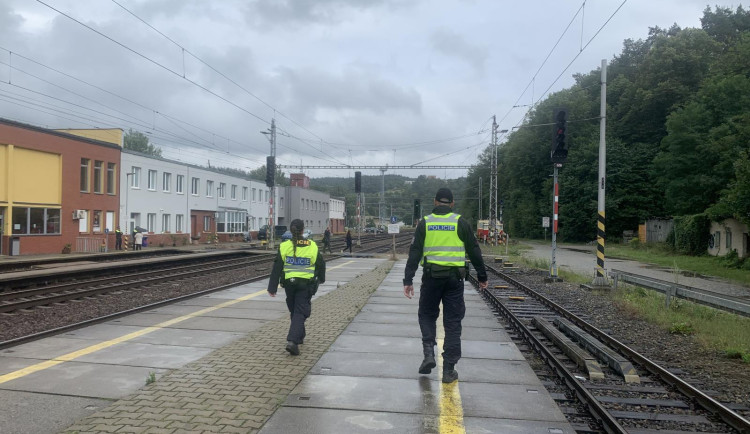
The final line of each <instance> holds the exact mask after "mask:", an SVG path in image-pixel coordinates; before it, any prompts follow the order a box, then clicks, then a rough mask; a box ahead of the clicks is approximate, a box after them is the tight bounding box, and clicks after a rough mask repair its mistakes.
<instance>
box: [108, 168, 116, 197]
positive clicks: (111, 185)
mask: <svg viewBox="0 0 750 434" xmlns="http://www.w3.org/2000/svg"><path fill="white" fill-rule="evenodd" d="M116 187H117V186H116V185H115V163H107V194H115V188H116Z"/></svg>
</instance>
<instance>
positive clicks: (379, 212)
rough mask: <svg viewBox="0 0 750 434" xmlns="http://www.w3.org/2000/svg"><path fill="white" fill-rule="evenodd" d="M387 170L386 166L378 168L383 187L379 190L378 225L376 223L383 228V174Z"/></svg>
mask: <svg viewBox="0 0 750 434" xmlns="http://www.w3.org/2000/svg"><path fill="white" fill-rule="evenodd" d="M387 170H388V164H386V165H385V167H381V168H380V173H381V174H382V176H383V185H382V187H381V189H380V203H379V204H378V219H379V220H380V223H378V224H379V225H380V226H383V213H384V212H385V211H386V210H385V172H386V171H387Z"/></svg>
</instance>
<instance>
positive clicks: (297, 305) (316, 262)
mask: <svg viewBox="0 0 750 434" xmlns="http://www.w3.org/2000/svg"><path fill="white" fill-rule="evenodd" d="M304 229H305V224H304V222H302V220H300V219H294V220H292V222H291V223H290V224H289V230H290V231H291V233H292V238H291V239H290V240H286V241H284V242H282V243H281V245H280V246H279V255H278V256H277V257H276V260H275V261H274V263H273V270H272V271H271V278H270V279H269V280H268V294H269V295H270V296H271V297H276V290H277V288H278V286H279V281H281V286H283V287H284V291H286V306H287V308H289V314H290V317H291V320H292V321H291V324H290V326H289V333H288V334H287V336H286V341H287V342H286V350H287V351H289V353H291V354H292V355H294V356H296V355H298V354H299V347H298V345H300V344H302V343H303V341H304V339H305V320H306V319H307V318H308V317H309V316H310V312H311V310H312V306H311V304H310V301H311V300H312V296H313V295H315V292H316V291H317V290H318V285H319V284H321V283H323V282H325V281H326V263H325V261H324V260H323V256H322V255H321V254H320V252H318V246H317V245H316V244H315V242H314V241H313V240H311V239H305V238H303V237H302V231H304Z"/></svg>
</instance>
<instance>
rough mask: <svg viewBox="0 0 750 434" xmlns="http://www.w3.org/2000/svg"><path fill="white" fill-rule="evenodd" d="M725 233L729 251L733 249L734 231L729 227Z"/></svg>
mask: <svg viewBox="0 0 750 434" xmlns="http://www.w3.org/2000/svg"><path fill="white" fill-rule="evenodd" d="M724 235H725V236H726V239H727V240H726V243H727V244H726V247H727V251H731V250H732V231H731V230H729V228H727V230H726V232H725V234H724Z"/></svg>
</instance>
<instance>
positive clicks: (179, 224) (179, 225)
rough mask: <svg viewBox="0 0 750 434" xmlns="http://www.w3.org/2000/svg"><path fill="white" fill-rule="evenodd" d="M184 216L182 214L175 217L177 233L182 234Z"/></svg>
mask: <svg viewBox="0 0 750 434" xmlns="http://www.w3.org/2000/svg"><path fill="white" fill-rule="evenodd" d="M183 218H184V216H183V215H182V214H177V215H175V216H174V230H175V231H176V232H182V219H183Z"/></svg>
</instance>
